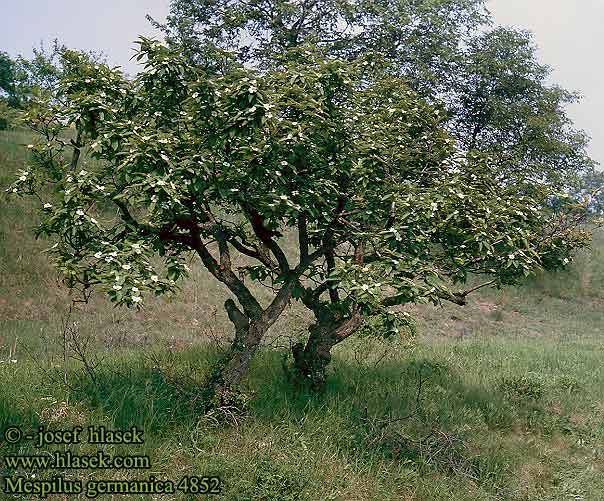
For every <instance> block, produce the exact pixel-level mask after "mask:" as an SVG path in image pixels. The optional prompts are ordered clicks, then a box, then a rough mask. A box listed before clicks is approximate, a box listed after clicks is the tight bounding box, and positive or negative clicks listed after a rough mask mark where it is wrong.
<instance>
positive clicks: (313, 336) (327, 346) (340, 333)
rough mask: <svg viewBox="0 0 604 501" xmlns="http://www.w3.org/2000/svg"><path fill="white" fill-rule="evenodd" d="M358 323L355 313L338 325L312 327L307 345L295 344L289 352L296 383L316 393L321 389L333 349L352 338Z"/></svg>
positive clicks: (327, 324) (319, 324)
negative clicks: (292, 359)
mask: <svg viewBox="0 0 604 501" xmlns="http://www.w3.org/2000/svg"><path fill="white" fill-rule="evenodd" d="M361 323H362V318H361V316H360V315H359V314H358V313H354V314H353V315H352V316H351V317H350V318H347V319H345V320H341V321H340V322H335V323H332V322H328V323H321V322H319V323H317V324H314V325H311V326H310V327H309V329H308V330H309V332H310V336H309V338H308V341H307V342H306V345H304V344H302V343H298V344H296V345H294V346H293V348H292V355H293V357H294V369H295V371H296V378H297V382H298V383H299V384H301V385H304V386H310V387H311V388H313V389H315V390H316V389H320V388H321V387H322V386H324V384H325V382H326V378H327V373H326V369H327V366H328V365H329V363H330V362H331V350H332V348H333V347H334V346H335V345H337V344H339V343H341V342H342V341H344V340H345V339H347V338H348V337H350V336H351V335H352V334H354V333H355V332H356V330H357V329H358V327H359V326H360V325H361Z"/></svg>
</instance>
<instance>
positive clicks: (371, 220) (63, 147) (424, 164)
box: [12, 39, 587, 381]
mask: <svg viewBox="0 0 604 501" xmlns="http://www.w3.org/2000/svg"><path fill="white" fill-rule="evenodd" d="M140 44H141V52H140V54H139V56H138V57H139V59H141V60H144V61H145V71H143V72H142V73H141V74H140V75H139V76H138V77H137V78H136V79H135V80H134V81H129V80H126V79H124V78H123V76H122V75H121V74H120V73H119V72H118V71H117V70H112V69H110V68H108V67H106V66H105V65H99V64H90V62H89V61H88V60H87V59H86V57H83V56H81V55H78V54H77V53H74V52H68V51H66V52H64V56H63V67H64V68H65V70H64V77H63V78H62V79H61V81H60V84H59V93H58V94H57V97H56V99H53V100H50V101H47V102H39V103H38V104H36V105H35V106H32V107H31V110H30V112H29V114H28V117H29V120H30V125H31V126H32V127H33V128H34V129H36V130H38V131H39V132H41V133H42V134H43V138H42V140H41V141H40V142H38V143H35V144H31V145H29V146H28V147H29V149H30V150H31V153H32V165H31V170H26V171H22V172H20V173H19V179H18V181H17V182H16V184H15V185H14V187H13V188H12V191H14V192H16V193H21V194H31V195H34V196H38V197H40V199H41V201H42V203H43V207H42V213H43V220H42V224H41V225H40V227H39V233H40V234H45V235H50V236H53V237H55V238H56V239H57V242H56V244H55V245H54V246H53V248H52V249H50V253H51V254H52V255H53V256H54V257H55V258H56V260H57V264H58V266H59V268H60V269H61V270H62V272H63V273H64V274H65V276H66V277H67V280H68V283H69V284H70V285H72V286H74V285H76V284H80V285H81V286H83V287H84V288H88V287H91V286H93V285H94V286H99V287H100V288H102V289H103V290H105V291H106V292H107V294H108V295H109V297H110V298H111V299H112V300H113V301H115V302H116V303H121V304H126V305H129V306H131V305H137V306H141V304H142V302H143V297H144V294H146V293H154V294H163V293H166V292H169V291H173V290H174V288H175V286H176V281H177V280H179V279H180V278H182V277H184V276H186V275H187V266H186V264H185V260H186V259H187V256H188V254H189V253H190V252H195V253H196V254H197V255H198V256H199V257H200V258H201V261H202V262H203V264H204V266H205V267H206V268H207V269H208V271H209V272H210V273H211V274H212V275H213V276H214V277H215V278H216V279H217V280H218V281H220V282H222V283H223V284H224V285H226V286H227V288H228V289H229V290H230V291H231V293H232V294H233V295H234V296H235V298H236V299H237V301H238V303H239V305H236V304H235V303H234V302H233V301H227V303H226V304H225V306H226V308H227V311H228V313H229V318H230V319H231V321H232V322H233V324H234V325H235V328H236V331H237V336H236V339H235V341H234V344H233V347H232V354H231V355H232V360H230V361H227V362H226V363H225V364H223V365H222V370H226V371H227V372H228V371H232V372H233V373H236V374H237V377H240V374H241V372H242V370H243V372H245V368H244V369H240V368H238V369H235V368H234V367H233V366H231V365H229V364H230V363H231V362H232V363H233V364H235V365H238V366H241V367H244V366H245V367H247V365H248V364H249V360H250V359H251V356H252V355H253V351H254V350H255V347H256V346H257V345H258V343H259V342H260V340H261V339H262V337H263V335H264V333H265V332H266V330H267V329H268V328H269V327H270V326H271V325H272V324H273V323H274V322H275V321H276V319H277V318H278V317H279V316H280V315H281V313H282V312H283V310H284V308H285V307H286V306H287V304H288V303H289V302H290V301H291V300H292V299H295V300H299V301H301V302H302V303H303V304H304V305H305V306H306V307H307V308H308V309H309V310H311V311H312V312H313V314H314V316H315V321H316V325H315V328H314V331H312V332H314V333H313V334H311V338H310V340H309V344H308V345H307V347H306V348H305V352H304V355H301V354H300V353H299V352H298V356H296V353H294V356H295V358H296V362H297V363H299V364H300V365H301V366H304V367H306V368H305V369H301V370H303V371H306V370H309V371H311V372H313V371H315V370H317V371H319V372H321V373H322V372H323V371H324V367H325V364H326V363H327V362H328V361H329V356H328V354H329V350H330V348H331V346H333V345H334V344H337V343H338V342H340V341H342V340H344V339H345V338H346V337H348V336H350V335H351V334H353V333H354V332H355V331H356V329H357V328H358V326H359V325H360V324H361V323H362V320H363V318H365V317H368V316H373V315H381V318H382V319H383V320H384V321H386V323H387V325H386V327H387V330H389V331H392V332H397V329H398V328H399V327H405V326H409V325H410V324H409V321H408V320H407V319H405V318H403V317H399V316H397V315H395V314H393V313H394V312H393V311H392V308H393V307H396V306H398V305H401V304H406V303H418V302H432V303H435V304H438V303H439V302H440V301H441V300H443V299H444V300H450V301H453V302H456V303H458V304H465V298H466V296H467V295H468V294H469V293H470V292H472V291H474V290H477V289H479V288H481V287H484V286H488V285H492V286H496V287H500V286H503V285H507V284H513V283H517V282H518V281H519V280H521V279H522V278H523V277H526V276H528V275H529V274H530V273H531V272H532V271H534V270H536V269H541V268H545V269H549V270H555V269H560V268H563V267H564V266H565V265H566V264H567V263H568V262H569V260H570V258H571V255H572V252H573V250H574V249H575V248H577V247H581V246H583V245H584V244H585V243H586V239H587V233H586V232H584V231H582V230H579V229H577V226H578V225H579V224H580V223H581V222H582V220H583V210H582V209H581V207H575V206H572V205H568V206H561V207H559V208H558V209H557V210H556V211H555V212H552V211H551V210H550V209H548V208H547V202H548V200H549V199H550V198H551V197H552V196H553V195H555V193H554V192H552V191H551V190H549V189H548V188H547V187H545V186H532V185H530V184H520V183H518V184H516V185H513V186H512V185H508V184H506V183H501V182H498V179H497V176H495V175H494V172H493V170H492V168H491V166H490V163H491V161H490V160H489V159H488V158H486V157H483V156H481V155H478V154H474V153H472V154H464V152H462V151H460V150H458V149H457V148H456V147H455V144H454V141H453V140H452V139H451V138H450V136H449V135H448V134H447V133H446V131H445V130H444V129H443V127H442V126H443V123H444V121H445V119H444V118H443V113H442V110H441V109H438V108H434V107H431V106H430V105H428V104H427V103H426V102H425V101H424V100H423V99H422V98H421V97H420V96H419V95H418V94H417V93H415V92H414V91H412V90H410V89H409V87H407V86H406V85H405V82H404V81H403V80H401V79H400V78H399V77H396V76H393V75H392V73H391V72H389V71H388V68H389V66H388V65H387V64H385V63H383V62H382V61H381V59H380V58H379V57H373V56H369V57H367V58H364V59H362V60H358V61H357V62H355V63H349V62H347V61H343V60H341V59H338V58H334V57H329V56H326V55H325V54H324V53H323V52H322V51H321V50H320V49H316V48H312V47H310V46H309V47H304V48H295V49H292V50H290V51H288V52H287V53H286V54H285V55H284V57H283V58H282V59H281V62H280V66H279V67H276V68H273V69H270V70H268V71H265V72H260V71H257V70H254V69H246V68H244V67H242V66H233V67H232V69H231V70H229V72H227V73H226V74H224V75H216V74H214V73H211V72H207V71H205V70H204V69H202V68H200V67H198V66H196V65H192V64H190V63H189V62H188V61H187V60H186V59H184V58H182V57H181V56H180V55H179V54H177V53H175V52H173V51H171V50H169V49H167V48H166V47H164V46H162V45H161V44H159V43H156V42H151V41H149V40H146V39H142V40H141V41H140ZM71 127H73V128H74V129H75V136H76V137H75V139H71V141H69V140H68V139H67V137H68V136H69V135H73V132H72V129H71ZM84 148H87V149H89V151H90V155H91V157H92V158H93V159H95V162H94V163H89V164H86V163H83V164H81V165H79V166H78V162H79V158H80V153H81V151H82V150H84ZM69 152H71V158H70V159H67V158H66V155H68V153H69ZM49 182H52V183H56V186H57V188H58V191H57V193H56V196H55V198H54V199H52V200H48V201H45V200H42V196H41V195H40V193H42V192H43V188H44V187H45V186H46V185H47V184H48V183H49ZM290 231H295V232H296V233H297V241H298V249H297V253H296V254H297V255H296V256H291V255H287V254H286V252H285V251H284V248H283V241H284V238H285V237H284V233H287V232H290ZM234 253H239V254H240V255H243V256H246V258H251V260H252V262H253V263H254V264H253V265H245V264H244V265H240V266H239V267H238V269H235V262H236V261H235V259H233V258H232V256H231V255H232V254H233V255H234ZM155 254H159V255H160V256H162V257H163V268H161V267H159V265H158V263H157V261H156V260H153V259H152V256H153V255H155ZM237 262H238V261H237ZM248 262H249V261H248ZM236 272H237V273H236ZM470 273H471V274H474V275H480V274H484V275H488V279H487V281H486V282H484V283H483V284H480V285H477V286H475V287H472V288H471V289H469V290H466V291H463V290H458V289H457V288H456V287H457V285H458V284H460V283H464V282H466V280H467V278H468V275H469V274H470ZM245 277H249V278H251V279H252V280H253V281H258V282H260V283H262V284H264V285H266V286H267V287H268V288H270V289H271V290H273V291H274V296H273V300H272V302H271V303H270V304H269V305H268V306H267V307H263V306H262V305H261V304H260V302H259V300H258V299H257V298H256V297H255V296H254V295H253V294H252V292H251V291H250V289H249V287H248V286H247V285H246V283H245V281H244V279H245ZM240 308H241V309H240ZM315 352H316V353H315ZM319 354H321V355H319ZM317 357H319V358H320V359H322V360H323V362H321V363H320V364H319V365H318V366H316V367H315V365H314V362H312V363H311V361H312V360H315V359H316V358H317ZM309 364H310V365H309ZM311 366H312V367H311ZM309 377H310V375H309ZM221 378H222V376H220V377H218V378H217V379H216V380H217V381H220V380H221Z"/></svg>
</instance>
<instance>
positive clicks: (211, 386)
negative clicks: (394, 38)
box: [206, 299, 269, 405]
mask: <svg viewBox="0 0 604 501" xmlns="http://www.w3.org/2000/svg"><path fill="white" fill-rule="evenodd" d="M225 308H226V310H227V313H228V315H229V318H230V319H231V321H232V322H233V324H234V325H235V339H234V340H233V343H232V344H231V347H230V349H229V352H228V353H227V354H226V355H225V356H224V358H223V359H222V360H221V361H220V362H219V363H218V365H217V366H216V368H215V369H214V371H213V372H212V375H211V377H210V380H209V382H208V387H207V388H206V400H207V401H208V404H210V405H216V404H224V403H225V399H227V398H228V394H229V392H231V391H232V390H234V389H235V388H236V387H237V386H238V385H239V384H240V383H241V381H242V379H243V378H244V377H245V375H246V374H247V372H248V370H249V367H250V364H251V362H252V358H253V357H254V354H255V353H256V350H257V349H258V346H259V345H260V342H261V341H262V338H263V337H264V335H265V334H266V332H267V331H268V328H269V325H268V324H267V323H266V322H265V321H263V319H253V320H251V321H250V320H249V319H248V318H247V317H246V316H245V315H244V314H243V313H241V312H240V311H239V310H238V309H237V307H236V306H235V303H234V302H233V301H232V300H231V299H229V300H228V301H227V302H226V303H225Z"/></svg>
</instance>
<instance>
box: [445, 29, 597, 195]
mask: <svg viewBox="0 0 604 501" xmlns="http://www.w3.org/2000/svg"><path fill="white" fill-rule="evenodd" d="M457 69H458V71H457V73H456V75H457V76H456V78H457V81H456V82H455V83H454V84H453V85H452V89H453V90H452V91H451V92H450V94H449V96H448V99H449V107H448V109H449V112H450V120H449V123H448V127H447V128H448V129H449V131H450V132H451V134H452V135H454V136H455V137H456V138H457V140H458V142H459V144H460V145H461V147H462V148H463V149H464V150H465V151H480V152H482V153H485V154H487V155H489V156H491V157H492V158H493V159H494V160H495V162H496V165H497V171H498V175H499V176H500V177H501V178H502V179H508V180H509V181H516V180H518V179H524V180H527V181H530V182H533V183H535V182H548V183H550V184H552V185H555V186H560V187H563V186H575V185H576V183H577V182H578V179H579V177H580V175H581V174H582V173H585V172H589V171H590V170H591V169H592V168H593V167H594V165H595V162H593V160H591V159H590V158H589V157H588V156H587V154H586V151H585V150H586V145H587V144H588V141H589V139H588V137H587V136H586V135H585V134H584V133H583V132H580V131H577V130H574V129H573V127H572V122H571V120H570V119H569V118H568V116H567V115H566V112H565V106H566V105H567V104H569V103H573V102H576V101H577V100H578V96H577V95H576V94H574V93H571V92H568V91H566V90H564V89H562V88H560V87H558V86H548V85H547V84H546V79H547V78H548V77H549V75H550V69H549V68H547V67H546V66H544V65H542V64H540V63H539V62H538V61H537V58H536V47H535V46H534V44H533V42H532V38H531V36H530V34H529V33H527V32H522V31H517V30H514V29H510V28H495V29H492V30H489V31H486V32H483V33H479V34H477V35H476V36H475V37H474V38H472V39H471V40H470V42H469V43H468V46H467V47H466V48H465V49H464V56H463V58H462V61H461V63H459V64H458V65H457Z"/></svg>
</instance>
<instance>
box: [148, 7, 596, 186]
mask: <svg viewBox="0 0 604 501" xmlns="http://www.w3.org/2000/svg"><path fill="white" fill-rule="evenodd" d="M170 5H171V7H170V15H169V16H168V18H167V21H166V23H165V24H160V23H157V22H155V21H153V20H152V19H151V21H152V22H153V23H154V24H155V26H157V27H160V28H161V29H163V31H164V32H165V34H166V37H167V40H168V41H169V43H170V44H171V45H172V46H173V47H176V48H178V50H182V51H183V52H184V53H185V54H186V55H187V56H188V57H189V58H190V59H191V60H192V61H193V62H195V63H198V64H202V65H204V67H206V68H212V69H213V70H214V71H222V70H223V69H224V59H223V58H222V57H221V56H220V53H221V51H224V50H230V51H232V52H233V53H234V54H235V55H236V58H237V59H238V60H239V62H241V63H244V64H247V65H253V66H257V67H261V68H266V67H270V66H271V65H273V64H275V63H277V64H278V60H279V57H278V55H279V54H280V53H281V52H282V51H284V50H287V49H288V48H291V47H297V46H300V45H302V44H304V43H306V42H309V41H310V42H313V43H317V44H318V45H320V46H322V47H324V48H325V49H326V50H327V51H329V53H331V54H333V55H336V56H338V57H342V58H345V59H348V60H354V59H355V58H356V57H358V56H359V55H362V54H367V53H370V52H377V53H380V54H381V55H382V56H383V57H384V58H385V59H386V60H387V61H389V62H390V70H389V71H391V72H392V73H394V74H395V75H397V76H399V77H401V78H403V79H404V80H405V82H406V84H407V85H409V86H410V87H411V88H412V89H413V90H415V91H416V92H418V93H419V94H420V95H421V96H423V97H424V98H426V99H427V100H428V101H429V102H430V103H432V104H435V105H439V104H443V105H444V111H445V116H446V123H445V124H444V127H445V128H447V130H449V132H450V133H451V134H452V136H453V137H454V138H455V139H456V140H457V142H458V143H457V144H458V147H459V148H460V149H462V150H464V151H467V152H469V151H479V152H482V153H485V154H488V155H490V156H492V157H493V158H494V164H495V165H496V166H498V167H499V169H498V175H501V176H504V177H506V179H507V180H508V182H510V183H512V182H517V181H522V180H523V179H524V180H527V181H528V180H531V181H533V182H536V181H538V182H547V183H550V184H553V185H556V186H565V187H567V188H569V187H573V188H574V187H576V184H577V182H578V177H579V176H580V174H581V173H583V172H587V171H589V170H590V169H591V168H592V167H593V164H594V163H593V161H592V160H591V159H590V158H589V157H588V155H587V154H586V146H587V144H588V137H587V136H586V135H585V134H584V133H583V132H581V131H578V130H575V129H574V128H573V125H572V122H571V121H570V119H569V118H568V117H567V115H566V113H565V106H566V105H567V104H568V103H571V102H573V101H575V100H576V99H577V98H578V96H577V95H575V94H573V93H571V92H568V91H566V90H564V89H562V88H560V87H558V86H550V85H548V84H547V82H546V80H547V77H548V75H549V73H550V70H549V69H548V68H547V67H545V66H543V65H541V64H539V62H538V61H537V58H536V55H535V47H534V45H533V43H532V40H531V37H530V35H529V34H528V33H527V32H523V31H518V30H514V29H510V28H498V27H495V28H493V27H492V25H493V21H492V19H491V17H490V15H489V13H488V12H487V11H486V9H485V1H484V0H397V1H388V0H379V1H374V0H372V1H370V2H369V1H359V2H347V1H339V0H299V1H298V0H295V1H289V0H253V1H247V0H235V1H231V0H228V1H226V0H172V2H171V4H170Z"/></svg>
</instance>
